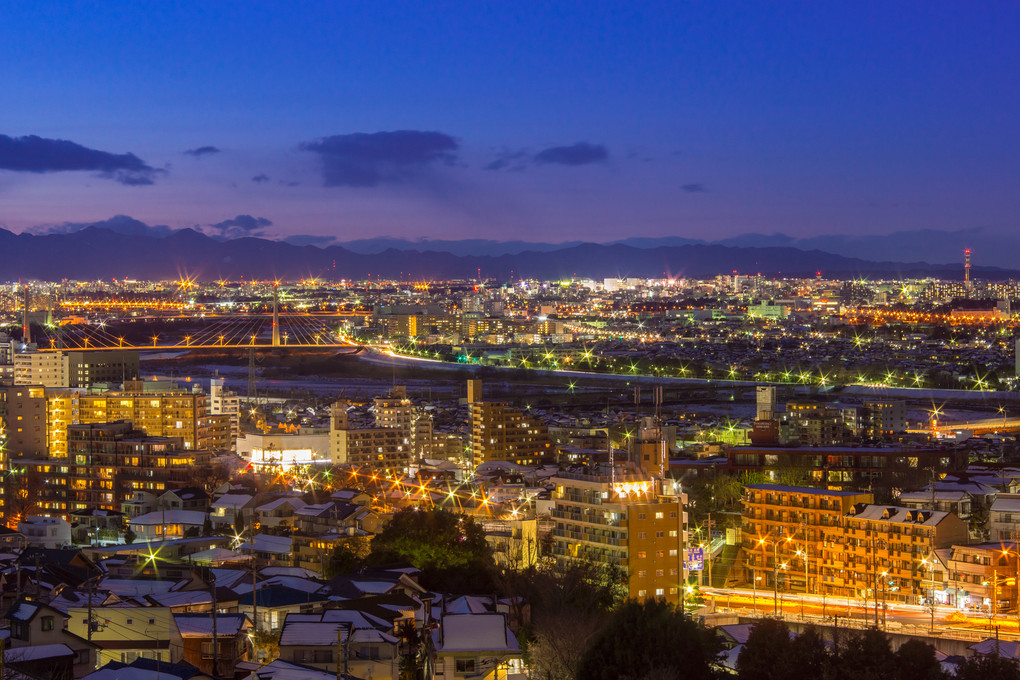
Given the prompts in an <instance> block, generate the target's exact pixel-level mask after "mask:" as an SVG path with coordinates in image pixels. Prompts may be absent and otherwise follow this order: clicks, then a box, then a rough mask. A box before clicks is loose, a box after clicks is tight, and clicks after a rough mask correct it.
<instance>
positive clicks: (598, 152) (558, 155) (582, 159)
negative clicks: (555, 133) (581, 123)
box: [535, 142, 609, 165]
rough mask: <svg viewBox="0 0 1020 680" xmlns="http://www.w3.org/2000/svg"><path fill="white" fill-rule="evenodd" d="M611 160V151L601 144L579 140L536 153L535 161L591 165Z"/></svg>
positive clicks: (542, 163) (541, 163) (539, 162)
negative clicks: (575, 142) (569, 144)
mask: <svg viewBox="0 0 1020 680" xmlns="http://www.w3.org/2000/svg"><path fill="white" fill-rule="evenodd" d="M607 160H609V151H608V150H606V147H604V146H602V145H601V144H589V143H587V142H578V143H577V144H573V145H571V146H551V147H549V148H548V149H543V150H542V151H539V152H538V153H537V154H535V162H536V163H538V164H540V165H544V164H547V163H554V164H557V165H590V164H592V163H605V162H606V161H607Z"/></svg>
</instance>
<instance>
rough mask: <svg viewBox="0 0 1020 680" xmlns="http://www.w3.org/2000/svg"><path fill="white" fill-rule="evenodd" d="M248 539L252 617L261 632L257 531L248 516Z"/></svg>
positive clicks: (256, 628) (256, 627)
mask: <svg viewBox="0 0 1020 680" xmlns="http://www.w3.org/2000/svg"><path fill="white" fill-rule="evenodd" d="M248 541H249V542H250V543H249V544H250V545H251V617H252V623H253V624H254V625H255V632H256V633H258V632H259V569H258V565H257V564H256V563H255V531H254V530H253V529H252V525H251V518H250V517H249V518H248Z"/></svg>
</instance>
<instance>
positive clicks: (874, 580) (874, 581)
mask: <svg viewBox="0 0 1020 680" xmlns="http://www.w3.org/2000/svg"><path fill="white" fill-rule="evenodd" d="M876 530H877V529H876V528H872V530H871V585H873V586H874V587H875V628H878V564H877V562H878V553H876V552H875V532H876Z"/></svg>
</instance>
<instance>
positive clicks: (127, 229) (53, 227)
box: [28, 215, 174, 238]
mask: <svg viewBox="0 0 1020 680" xmlns="http://www.w3.org/2000/svg"><path fill="white" fill-rule="evenodd" d="M88 227H96V228H97V229H106V230H107V231H112V232H115V233H117V234H124V235H125V236H155V237H156V238H163V237H164V236H169V235H170V234H172V233H173V232H174V230H173V229H171V228H170V227H168V226H167V225H165V224H154V225H149V224H146V223H145V222H142V221H141V220H136V219H135V218H133V217H129V216H128V215H114V216H113V217H111V218H110V219H108V220H103V221H102V222H64V223H62V224H47V225H42V226H38V227H33V228H31V229H29V230H28V231H29V232H31V233H33V234H38V235H39V236H44V235H46V234H71V233H74V232H76V231H81V230H82V229H86V228H88Z"/></svg>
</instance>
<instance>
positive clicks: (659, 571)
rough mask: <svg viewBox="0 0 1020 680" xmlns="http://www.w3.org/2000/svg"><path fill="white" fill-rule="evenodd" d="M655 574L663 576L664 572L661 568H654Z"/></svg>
mask: <svg viewBox="0 0 1020 680" xmlns="http://www.w3.org/2000/svg"><path fill="white" fill-rule="evenodd" d="M655 575H656V576H664V575H665V572H664V571H663V570H662V569H656V570H655Z"/></svg>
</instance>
